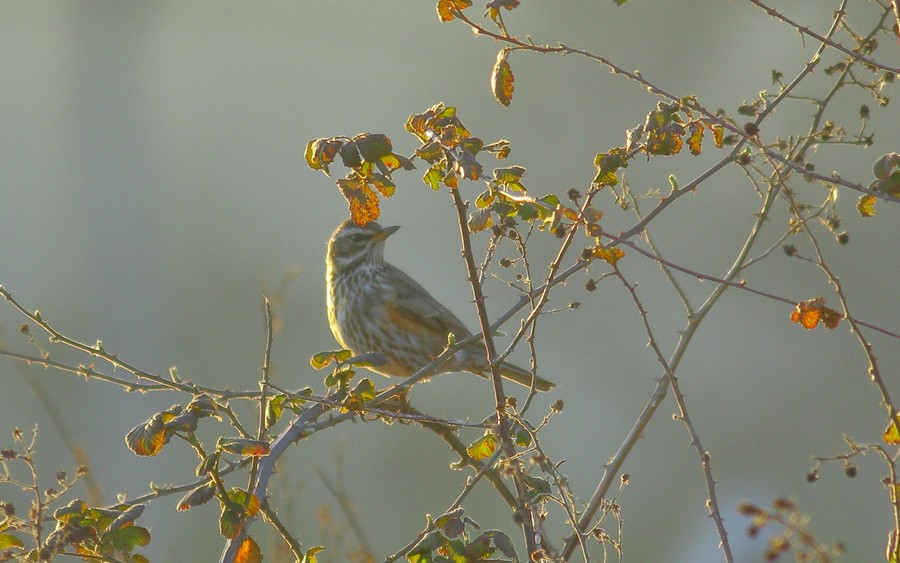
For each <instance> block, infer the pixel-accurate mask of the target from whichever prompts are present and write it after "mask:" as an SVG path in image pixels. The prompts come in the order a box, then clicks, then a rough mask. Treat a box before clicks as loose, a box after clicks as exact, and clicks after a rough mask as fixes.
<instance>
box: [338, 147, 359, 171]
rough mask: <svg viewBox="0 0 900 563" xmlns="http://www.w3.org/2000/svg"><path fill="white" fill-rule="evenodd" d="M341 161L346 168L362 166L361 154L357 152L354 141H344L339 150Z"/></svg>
mask: <svg viewBox="0 0 900 563" xmlns="http://www.w3.org/2000/svg"><path fill="white" fill-rule="evenodd" d="M340 155H341V162H343V163H344V166H346V167H347V168H359V167H360V166H362V155H360V154H359V147H357V146H356V143H346V144H344V145H343V146H342V147H341V150H340Z"/></svg>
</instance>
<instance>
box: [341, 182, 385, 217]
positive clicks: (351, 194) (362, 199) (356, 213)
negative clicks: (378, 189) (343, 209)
mask: <svg viewBox="0 0 900 563" xmlns="http://www.w3.org/2000/svg"><path fill="white" fill-rule="evenodd" d="M337 185H338V189H340V190H341V193H342V194H343V196H344V199H346V200H347V206H348V207H349V208H350V217H351V218H352V219H353V222H354V223H356V224H357V225H359V226H361V227H362V226H365V225H366V224H368V223H370V222H372V221H374V220H376V219H378V216H379V215H380V214H381V211H380V210H379V206H378V194H376V193H375V192H374V191H373V190H372V189H371V188H370V187H369V186H368V184H366V183H365V182H364V181H362V180H361V179H359V178H356V179H349V180H348V179H342V180H338V182H337Z"/></svg>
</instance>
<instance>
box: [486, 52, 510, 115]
mask: <svg viewBox="0 0 900 563" xmlns="http://www.w3.org/2000/svg"><path fill="white" fill-rule="evenodd" d="M508 54H509V49H501V50H500V52H499V53H497V62H496V63H494V70H493V71H492V72H491V93H493V94H494V98H495V99H496V100H497V101H498V102H500V103H501V104H503V105H504V106H506V107H508V106H509V104H510V102H512V97H513V90H514V89H515V84H514V82H515V81H516V77H515V76H514V75H513V71H512V68H511V67H510V66H509V61H507V60H506V57H507V55H508Z"/></svg>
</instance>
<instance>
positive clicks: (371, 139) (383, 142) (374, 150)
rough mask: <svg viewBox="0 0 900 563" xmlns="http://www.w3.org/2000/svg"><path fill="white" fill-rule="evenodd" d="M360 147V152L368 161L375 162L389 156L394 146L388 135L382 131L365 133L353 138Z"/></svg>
mask: <svg viewBox="0 0 900 563" xmlns="http://www.w3.org/2000/svg"><path fill="white" fill-rule="evenodd" d="M353 140H354V141H355V142H356V146H357V148H359V154H360V155H362V157H363V159H364V160H366V161H367V162H375V161H378V160H381V159H382V158H384V157H386V156H389V155H390V154H391V151H392V150H393V147H392V146H391V140H390V139H388V138H387V135H382V134H380V133H363V134H362V135H357V136H356V137H354V138H353Z"/></svg>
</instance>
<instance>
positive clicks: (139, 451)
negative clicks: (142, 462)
mask: <svg viewBox="0 0 900 563" xmlns="http://www.w3.org/2000/svg"><path fill="white" fill-rule="evenodd" d="M170 437H171V432H170V431H169V430H168V429H166V427H165V424H164V423H163V416H162V414H161V413H157V414H155V415H153V416H152V417H151V418H150V419H149V420H147V422H145V423H143V424H140V425H138V426H135V427H134V428H132V429H131V430H130V431H129V432H128V434H126V435H125V445H126V446H128V449H129V450H131V451H132V452H133V453H134V454H136V455H139V456H148V457H150V456H155V455H156V454H158V453H159V452H160V451H161V450H162V449H163V446H165V445H166V444H168V443H169V438H170Z"/></svg>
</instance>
